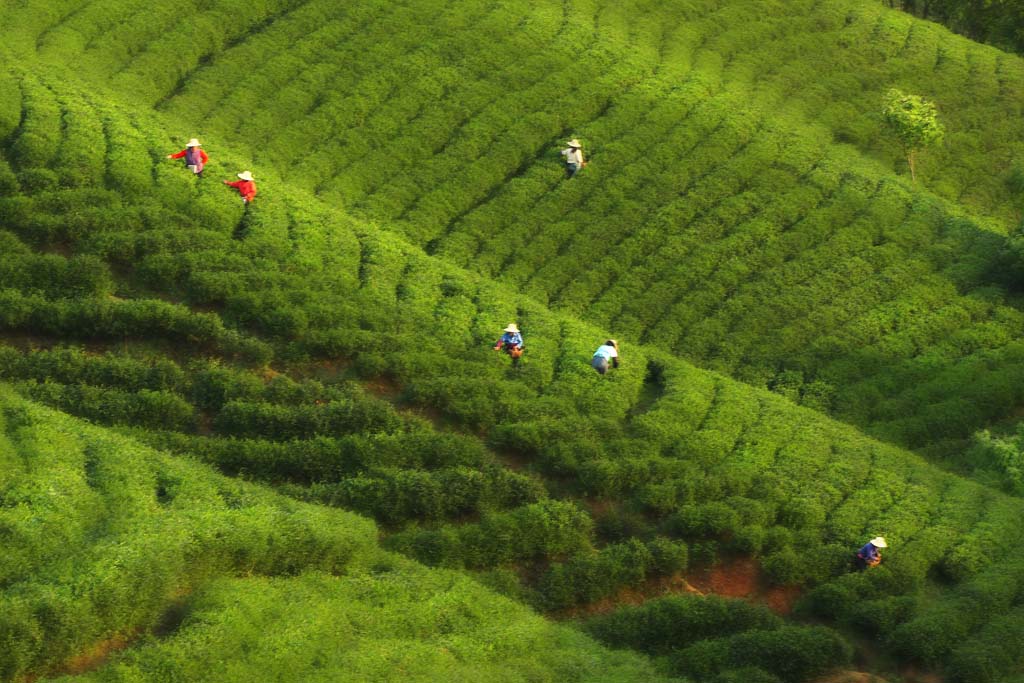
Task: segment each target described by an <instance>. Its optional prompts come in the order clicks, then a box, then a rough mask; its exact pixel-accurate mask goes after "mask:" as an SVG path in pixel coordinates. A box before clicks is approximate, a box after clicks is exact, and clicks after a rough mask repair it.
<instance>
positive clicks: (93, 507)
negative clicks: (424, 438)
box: [0, 389, 664, 681]
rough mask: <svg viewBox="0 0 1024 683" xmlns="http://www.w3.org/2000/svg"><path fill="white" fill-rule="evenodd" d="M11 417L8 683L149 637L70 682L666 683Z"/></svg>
mask: <svg viewBox="0 0 1024 683" xmlns="http://www.w3.org/2000/svg"><path fill="white" fill-rule="evenodd" d="M0 411H2V415H3V417H2V427H3V429H2V431H0V458H2V462H3V464H4V470H3V481H2V496H3V501H4V506H3V511H2V513H0V514H2V516H0V523H2V525H3V527H2V528H3V530H4V539H5V540H4V550H5V553H4V562H3V567H2V571H3V573H2V575H0V582H2V583H0V604H2V605H3V610H2V613H0V643H2V645H3V648H2V652H3V653H2V655H0V676H2V677H3V680H25V679H24V678H22V677H20V676H19V674H21V673H23V672H25V671H39V670H41V669H42V670H44V671H45V670H46V669H56V670H58V671H59V670H60V668H61V665H62V663H64V666H65V667H66V670H68V671H72V672H77V673H81V672H82V671H83V670H87V669H88V668H90V667H95V666H97V665H98V664H102V662H103V659H104V658H105V656H107V655H108V653H109V652H111V651H116V650H118V649H119V648H122V647H124V645H125V644H126V642H132V641H133V640H136V639H138V638H140V637H141V635H140V634H142V633H143V632H146V631H148V630H149V629H151V628H152V629H154V632H155V635H154V636H150V637H148V638H146V639H145V641H144V642H145V644H144V645H143V646H141V647H139V648H137V652H136V653H135V654H133V655H132V656H131V657H129V658H128V659H126V660H125V661H123V662H122V663H120V664H118V665H117V666H114V667H108V668H106V669H103V670H101V671H100V672H99V673H97V674H96V675H95V676H86V677H77V676H72V677H71V678H72V680H84V679H88V680H104V681H110V680H117V681H129V680H132V681H138V680H152V681H157V680H159V681H169V680H182V681H186V680H192V681H195V680H209V679H208V676H210V675H211V671H215V672H216V673H215V674H214V675H216V676H217V679H218V680H254V679H258V680H263V681H271V680H281V681H284V680H332V681H339V680H346V681H348V680H351V681H364V680H368V679H370V678H373V679H374V680H402V679H405V680H408V678H409V677H415V680H456V679H459V678H463V677H468V678H472V677H475V676H488V677H490V678H494V679H495V680H503V681H523V680H559V681H562V680H580V681H584V680H586V681H590V680H607V681H620V680H621V681H651V680H664V679H662V678H661V677H660V676H658V675H657V674H656V673H655V672H654V671H652V669H651V667H649V666H648V665H646V664H645V663H644V662H643V661H641V660H640V658H638V657H631V656H628V655H624V654H621V653H611V652H608V651H605V650H602V649H601V648H599V647H598V646H596V645H595V644H594V643H593V641H590V640H589V639H587V638H585V637H583V636H581V635H580V634H579V633H577V632H574V631H572V630H571V629H568V628H566V627H561V626H555V625H552V624H549V623H545V622H544V621H543V620H542V619H541V618H539V617H537V616H535V615H531V614H529V613H528V612H527V610H525V609H524V608H522V607H519V606H516V605H514V604H512V603H511V602H510V601H509V600H507V599H504V598H500V597H498V596H495V595H494V594H491V593H488V592H487V591H485V590H483V589H482V588H480V586H478V585H476V584H474V583H473V582H471V581H470V580H468V579H466V578H464V577H459V576H457V575H454V574H452V573H451V572H442V571H437V570H426V569H424V568H423V567H417V566H415V565H414V564H413V563H410V562H408V561H406V560H403V559H401V558H398V557H396V556H394V555H390V554H388V553H385V552H383V551H381V550H380V549H379V548H378V547H377V543H376V534H375V529H374V527H373V524H372V523H370V522H369V521H367V520H365V519H361V518H359V517H357V516H355V515H352V514H350V513H345V512H341V511H338V510H329V509H326V508H322V507H315V506H311V505H306V504H302V503H296V502H294V501H291V500H289V499H287V498H284V497H282V496H278V495H274V494H273V493H271V492H269V491H267V490H266V489H261V488H260V487H257V486H254V485H251V484H245V483H242V482H239V481H237V480H232V479H228V478H225V477H223V476H219V475H217V474H214V473H213V472H211V471H210V470H209V469H208V468H206V467H203V466H201V465H199V464H197V463H193V462H188V461H186V460H183V459H177V458H170V457H167V455H166V454H161V453H158V452H156V451H152V450H150V449H147V448H145V447H142V446H140V445H138V444H135V443H133V442H132V441H131V440H129V439H125V438H123V437H118V436H114V435H112V434H110V433H108V432H105V431H104V430H101V429H97V428H95V427H89V426H85V425H83V424H82V423H80V422H79V421H76V420H71V419H68V418H67V417H62V416H58V415H56V414H54V413H53V412H52V411H49V410H44V409H41V408H38V407H34V406H31V405H30V404H28V403H26V402H25V401H23V400H20V399H17V398H15V397H14V396H13V395H12V394H11V393H10V392H9V391H8V390H6V389H0ZM300 573H301V576H297V575H298V574H300ZM495 643H500V647H499V648H495V647H494V644H495ZM228 661H229V662H230V664H227V665H225V662H228Z"/></svg>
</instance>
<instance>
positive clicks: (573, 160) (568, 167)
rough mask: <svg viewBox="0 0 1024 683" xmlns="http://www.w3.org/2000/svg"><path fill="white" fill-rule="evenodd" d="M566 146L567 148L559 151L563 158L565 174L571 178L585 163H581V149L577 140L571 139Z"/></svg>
mask: <svg viewBox="0 0 1024 683" xmlns="http://www.w3.org/2000/svg"><path fill="white" fill-rule="evenodd" d="M567 144H568V145H569V146H568V147H566V148H565V149H563V150H562V151H561V155H562V156H563V157H565V174H566V176H567V177H569V178H572V177H573V176H574V175H576V173H577V172H578V171H579V170H580V169H581V168H583V167H584V166H586V165H587V163H586V162H585V161H583V148H582V147H581V146H580V141H579V140H577V139H576V138H573V139H572V140H569V142H568V143H567Z"/></svg>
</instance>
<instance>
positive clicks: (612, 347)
mask: <svg viewBox="0 0 1024 683" xmlns="http://www.w3.org/2000/svg"><path fill="white" fill-rule="evenodd" d="M609 362H611V364H612V367H613V368H617V367H619V343H618V342H617V341H615V340H614V339H609V340H608V341H606V342H605V343H604V344H602V345H601V346H599V347H597V351H595V352H594V357H593V358H591V359H590V367H592V368H594V369H595V370H597V372H598V374H601V375H603V374H605V373H606V372H608V363H609Z"/></svg>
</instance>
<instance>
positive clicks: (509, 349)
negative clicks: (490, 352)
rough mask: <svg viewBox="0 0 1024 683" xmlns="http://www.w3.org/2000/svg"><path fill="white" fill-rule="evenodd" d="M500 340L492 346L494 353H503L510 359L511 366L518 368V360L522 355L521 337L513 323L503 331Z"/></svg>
mask: <svg viewBox="0 0 1024 683" xmlns="http://www.w3.org/2000/svg"><path fill="white" fill-rule="evenodd" d="M503 331H504V333H505V334H503V335H501V339H499V340H498V343H497V344H495V345H494V350H495V351H504V352H505V353H507V354H508V355H509V357H511V358H512V366H513V367H518V366H519V359H520V358H521V357H522V355H523V335H522V334H521V333H520V332H519V328H518V327H516V324H515V323H509V325H508V327H506V328H505V329H504V330H503Z"/></svg>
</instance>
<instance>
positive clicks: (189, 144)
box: [185, 138, 203, 147]
mask: <svg viewBox="0 0 1024 683" xmlns="http://www.w3.org/2000/svg"><path fill="white" fill-rule="evenodd" d="M185 146H186V147H202V146H203V145H202V143H200V142H199V140H196V139H195V138H192V139H191V140H189V141H188V142H186V143H185Z"/></svg>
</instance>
